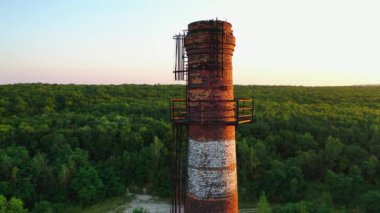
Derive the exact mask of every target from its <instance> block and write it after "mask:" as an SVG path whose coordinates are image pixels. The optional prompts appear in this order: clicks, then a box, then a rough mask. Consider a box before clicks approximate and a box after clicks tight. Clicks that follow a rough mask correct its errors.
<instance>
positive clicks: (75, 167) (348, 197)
mask: <svg viewBox="0 0 380 213" xmlns="http://www.w3.org/2000/svg"><path fill="white" fill-rule="evenodd" d="M184 89H185V88H184V87H183V86H181V85H119V86H112V85H107V86H101V85H96V86H95V85H87V86H85V85H48V84H16V85H3V86H0V194H1V195H2V196H0V202H4V203H7V205H6V206H7V207H6V208H11V207H9V206H12V205H13V204H12V203H14V202H15V201H14V200H16V201H17V202H16V203H18V204H15V205H18V206H21V207H20V208H21V209H24V208H27V209H29V210H30V211H33V212H48V211H51V212H55V211H62V209H64V208H62V207H63V206H65V205H71V204H83V205H88V204H92V203H96V202H98V201H100V200H102V199H104V198H107V197H112V196H116V195H121V194H123V193H125V192H126V189H127V188H128V189H130V190H134V189H139V188H143V187H144V188H146V189H148V190H149V192H150V193H152V194H155V195H158V196H161V197H168V196H169V195H170V184H171V180H170V175H171V172H170V169H171V168H170V165H171V161H170V156H171V154H172V153H171V152H172V151H171V150H172V149H171V147H172V135H171V127H170V123H169V110H168V107H169V99H170V98H174V97H182V96H183V95H184V92H185V90H184ZM235 96H236V97H254V99H255V104H256V116H255V123H253V124H249V125H242V126H239V127H238V128H237V131H238V132H237V158H238V183H239V199H240V200H241V201H244V202H252V203H256V202H257V203H261V204H260V205H261V206H263V207H262V208H263V209H269V210H270V211H273V212H345V211H349V210H354V211H362V212H380V210H379V208H380V207H379V206H380V162H379V159H380V87H371V86H367V87H287V86H281V87H280V86H235ZM12 199H13V201H12ZM9 203H11V204H9ZM266 206H267V207H266ZM12 208H13V207H12ZM20 211H21V210H20ZM22 211H24V210H22ZM0 212H1V207H0Z"/></svg>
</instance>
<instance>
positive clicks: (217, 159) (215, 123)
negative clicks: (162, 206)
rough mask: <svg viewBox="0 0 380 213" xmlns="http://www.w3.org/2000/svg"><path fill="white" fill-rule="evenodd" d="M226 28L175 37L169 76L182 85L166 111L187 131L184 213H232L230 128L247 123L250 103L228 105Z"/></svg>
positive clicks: (230, 44) (207, 27) (216, 25)
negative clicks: (173, 64) (181, 91)
mask: <svg viewBox="0 0 380 213" xmlns="http://www.w3.org/2000/svg"><path fill="white" fill-rule="evenodd" d="M231 27H232V26H231V24H230V23H228V22H225V21H219V20H209V21H198V22H193V23H191V24H189V25H188V31H187V34H183V35H178V36H175V39H177V55H178V54H179V55H181V54H182V56H179V57H178V58H179V60H178V61H177V63H176V69H175V71H174V73H175V74H176V79H180V80H182V79H183V80H187V87H186V100H183V102H184V104H183V105H181V104H179V102H181V101H180V100H179V99H174V100H173V101H172V105H171V118H172V122H173V124H174V125H179V124H185V125H187V136H188V149H187V155H186V156H187V161H186V168H187V178H186V187H187V190H186V198H185V212H191V213H193V212H217V213H224V212H225V213H227V212H228V213H237V212H238V190H237V173H236V167H237V166H236V148H235V147H236V145H235V126H236V125H238V124H241V123H249V122H252V116H253V103H252V99H234V93H233V81H232V55H233V51H234V48H235V37H234V35H233V33H232V29H231ZM181 39H182V41H183V42H178V41H179V40H181ZM178 44H182V46H184V49H185V50H186V51H183V50H182V49H183V47H182V46H181V45H179V46H178ZM186 57H187V61H186ZM177 64H180V66H179V67H180V68H181V69H177ZM181 107H184V108H185V110H182V111H181Z"/></svg>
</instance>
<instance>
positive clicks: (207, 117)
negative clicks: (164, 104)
mask: <svg viewBox="0 0 380 213" xmlns="http://www.w3.org/2000/svg"><path fill="white" fill-rule="evenodd" d="M253 117H254V102H253V99H252V98H237V99H234V100H212V101H208V100H207V101H206V100H201V101H186V100H185V99H171V101H170V121H171V122H172V123H173V124H177V125H188V124H201V125H239V124H243V123H252V122H253Z"/></svg>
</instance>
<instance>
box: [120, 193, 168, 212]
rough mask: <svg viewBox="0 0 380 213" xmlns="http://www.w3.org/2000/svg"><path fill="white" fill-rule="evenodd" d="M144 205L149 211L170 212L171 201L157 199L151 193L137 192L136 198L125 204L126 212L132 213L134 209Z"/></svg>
mask: <svg viewBox="0 0 380 213" xmlns="http://www.w3.org/2000/svg"><path fill="white" fill-rule="evenodd" d="M139 207H143V208H144V209H146V210H148V212H149V213H168V212H170V203H168V202H165V201H162V200H159V199H156V198H154V197H152V196H150V195H141V194H135V195H134V199H133V200H132V201H131V202H130V203H127V204H126V205H125V210H124V213H132V212H133V209H135V208H139Z"/></svg>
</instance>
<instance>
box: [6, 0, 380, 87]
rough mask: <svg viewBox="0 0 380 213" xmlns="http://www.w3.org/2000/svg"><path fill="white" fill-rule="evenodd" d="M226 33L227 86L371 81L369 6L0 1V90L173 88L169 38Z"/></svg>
mask: <svg viewBox="0 0 380 213" xmlns="http://www.w3.org/2000/svg"><path fill="white" fill-rule="evenodd" d="M216 17H217V18H218V19H220V20H227V21H228V22H230V23H231V24H232V26H233V30H234V35H235V37H236V49H235V53H234V56H233V67H234V68H233V71H234V82H235V84H261V85H305V86H324V85H355V84H380V1H378V0H372V1H371V0H342V1H341V0H315V1H310V0H309V1H308V0H278V1H275V0H251V1H248V0H247V1H243V0H241V1H239V0H207V1H206V0H191V1H190V0H189V1H179V0H177V1H169V0H160V1H159V0H157V1H149V0H135V1H132V0H59V1H58V0H57V1H53V0H33V1H32V0H0V84H9V83H31V82H43V83H76V84H123V83H137V84H142V83H147V84H156V83H160V84H172V83H178V82H176V81H174V76H173V74H172V69H173V65H174V50H175V46H174V41H173V39H172V36H173V35H174V34H176V33H178V32H181V31H182V30H183V29H186V28H187V24H189V23H190V22H194V21H198V20H204V19H206V20H207V19H215V18H216Z"/></svg>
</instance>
